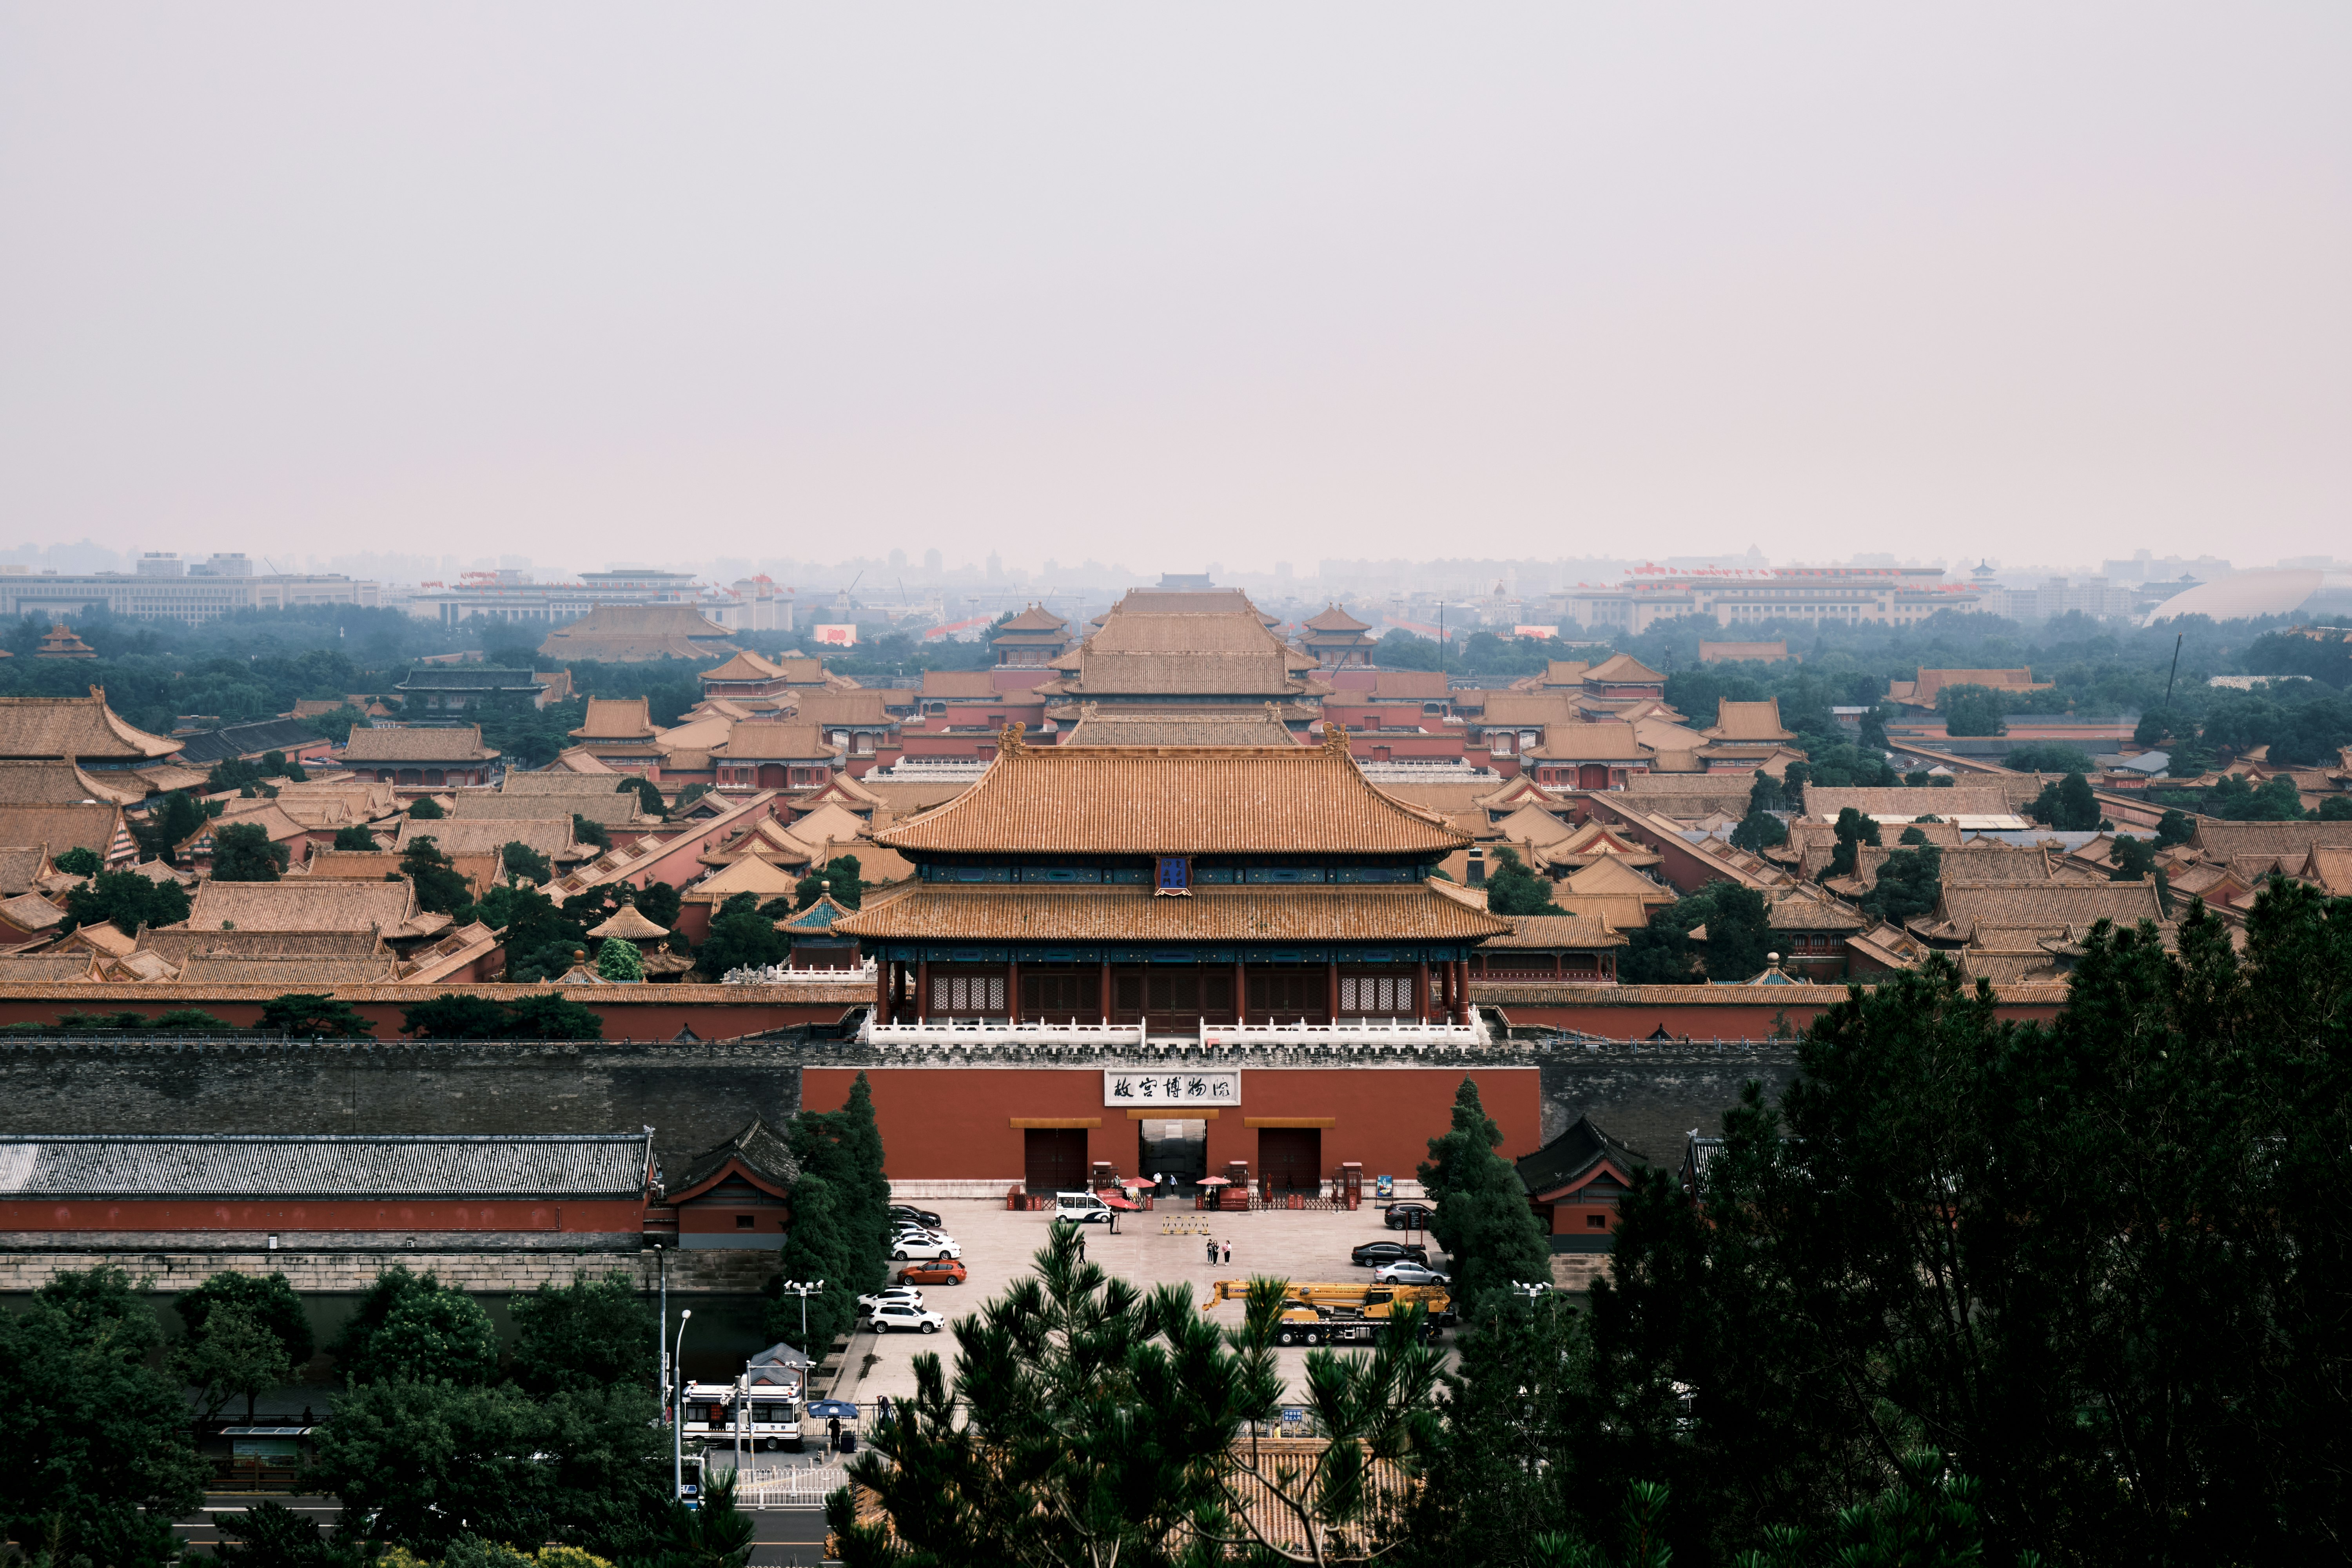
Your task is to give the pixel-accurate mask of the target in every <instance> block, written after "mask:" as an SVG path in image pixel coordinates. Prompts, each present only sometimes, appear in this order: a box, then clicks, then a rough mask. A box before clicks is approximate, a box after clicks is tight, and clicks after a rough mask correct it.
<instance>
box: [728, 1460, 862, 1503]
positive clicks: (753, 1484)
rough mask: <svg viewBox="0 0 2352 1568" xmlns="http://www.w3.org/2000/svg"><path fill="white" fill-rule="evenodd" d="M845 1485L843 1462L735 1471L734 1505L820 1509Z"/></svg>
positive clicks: (846, 1478) (846, 1483) (847, 1479)
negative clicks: (828, 1497)
mask: <svg viewBox="0 0 2352 1568" xmlns="http://www.w3.org/2000/svg"><path fill="white" fill-rule="evenodd" d="M848 1484H849V1468H848V1467H847V1466H846V1465H793V1466H781V1467H770V1468H763V1469H743V1470H739V1471H737V1472H736V1479H735V1505H736V1506H737V1507H738V1508H823V1507H824V1500H825V1498H826V1496H827V1495H829V1494H830V1493H833V1492H836V1491H839V1490H840V1489H842V1488H843V1487H845V1486H847V1485H848Z"/></svg>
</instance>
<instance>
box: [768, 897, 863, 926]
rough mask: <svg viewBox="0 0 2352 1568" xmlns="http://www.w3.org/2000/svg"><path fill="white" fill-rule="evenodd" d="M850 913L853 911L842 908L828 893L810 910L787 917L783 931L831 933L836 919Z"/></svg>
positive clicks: (812, 905)
mask: <svg viewBox="0 0 2352 1568" xmlns="http://www.w3.org/2000/svg"><path fill="white" fill-rule="evenodd" d="M850 912H851V911H849V910H845V909H844V908H842V907H841V906H840V905H839V904H836V903H835V902H834V901H833V895H832V894H830V893H827V894H825V895H824V897H822V898H820V899H818V900H817V901H816V902H814V903H813V904H811V905H810V906H809V907H808V908H806V909H804V910H799V911H798V912H796V913H794V914H793V915H791V916H789V917H787V918H786V920H785V921H784V925H783V929H784V930H786V931H831V930H832V929H833V922H834V920H835V917H837V916H840V915H845V914H848V913H850Z"/></svg>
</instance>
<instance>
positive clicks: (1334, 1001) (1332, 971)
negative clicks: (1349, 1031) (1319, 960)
mask: <svg viewBox="0 0 2352 1568" xmlns="http://www.w3.org/2000/svg"><path fill="white" fill-rule="evenodd" d="M1323 1005H1324V1013H1325V1016H1327V1017H1328V1018H1329V1020H1330V1021H1331V1022H1332V1023H1334V1024H1336V1023H1338V1022H1339V960H1338V959H1336V958H1335V959H1333V960H1332V961H1331V962H1330V963H1327V964H1325V965H1324V966H1323Z"/></svg>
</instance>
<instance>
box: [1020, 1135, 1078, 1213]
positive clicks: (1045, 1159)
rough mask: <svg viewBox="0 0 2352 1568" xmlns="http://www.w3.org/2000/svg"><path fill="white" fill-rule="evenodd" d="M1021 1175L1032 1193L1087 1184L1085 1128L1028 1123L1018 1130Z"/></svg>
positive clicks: (1062, 1190)
mask: <svg viewBox="0 0 2352 1568" xmlns="http://www.w3.org/2000/svg"><path fill="white" fill-rule="evenodd" d="M1021 1142H1022V1144H1023V1148H1022V1155H1023V1175H1022V1179H1023V1180H1024V1182H1025V1183H1026V1184H1027V1185H1028V1188H1029V1191H1030V1193H1031V1194H1033V1195H1040V1196H1042V1195H1047V1194H1054V1193H1075V1192H1082V1191H1084V1190H1085V1188H1086V1184H1087V1130H1086V1129H1085V1128H1083V1127H1028V1128H1024V1129H1023V1130H1022V1133H1021Z"/></svg>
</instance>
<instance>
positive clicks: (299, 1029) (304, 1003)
mask: <svg viewBox="0 0 2352 1568" xmlns="http://www.w3.org/2000/svg"><path fill="white" fill-rule="evenodd" d="M261 1027H262V1028H264V1029H268V1030H274V1031H278V1032H280V1033H284V1034H289V1035H310V1036H325V1037H331V1038H334V1039H339V1040H340V1039H353V1038H357V1037H362V1036H366V1035H373V1034H374V1033H375V1025H374V1023H373V1021H371V1020H370V1019H369V1018H368V1016H366V1015H365V1014H363V1013H362V1012H361V1011H360V1010H359V1009H358V1008H356V1007H354V1006H352V1005H351V1004H350V1003H348V1002H344V1001H340V1000H338V999H337V998H335V997H332V996H322V995H319V994H315V993H310V992H300V991H295V992H289V993H288V994H285V995H283V996H280V997H278V999H277V1000H275V1001H271V1002H265V1003H263V1004H262V1005H261Z"/></svg>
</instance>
